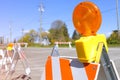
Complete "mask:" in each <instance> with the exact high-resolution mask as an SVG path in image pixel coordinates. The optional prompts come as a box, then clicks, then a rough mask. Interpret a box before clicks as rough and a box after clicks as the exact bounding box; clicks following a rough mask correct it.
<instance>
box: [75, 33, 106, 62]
mask: <svg viewBox="0 0 120 80" xmlns="http://www.w3.org/2000/svg"><path fill="white" fill-rule="evenodd" d="M101 42H102V43H103V44H104V45H105V47H106V49H107V50H108V48H107V43H106V38H105V35H104V34H98V35H96V36H88V37H81V38H80V39H79V40H77V41H75V45H76V51H77V56H78V59H79V60H80V61H81V62H88V63H90V62H95V60H96V55H98V54H97V48H98V44H99V43H101Z"/></svg>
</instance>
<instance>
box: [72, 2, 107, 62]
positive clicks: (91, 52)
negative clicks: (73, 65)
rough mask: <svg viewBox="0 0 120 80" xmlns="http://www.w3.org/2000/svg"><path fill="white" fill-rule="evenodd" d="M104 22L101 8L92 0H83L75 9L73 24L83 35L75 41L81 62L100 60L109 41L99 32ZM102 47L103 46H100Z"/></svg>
mask: <svg viewBox="0 0 120 80" xmlns="http://www.w3.org/2000/svg"><path fill="white" fill-rule="evenodd" d="M101 22H102V16H101V13H100V10H99V8H98V7H97V6H96V5H95V4H94V3H92V2H88V1H85V2H81V3H79V4H78V5H77V6H76V7H75V9H74V11H73V24H74V26H75V29H76V30H77V31H78V32H79V33H80V34H81V35H82V37H81V38H80V39H79V40H76V41H75V45H76V51H77V56H78V59H79V60H80V61H81V62H89V63H91V62H96V63H99V61H100V55H101V54H100V53H101V51H102V46H103V45H104V46H105V48H106V50H108V49H107V43H106V38H105V35H104V34H97V31H98V29H99V28H100V25H101ZM99 47H101V48H99Z"/></svg>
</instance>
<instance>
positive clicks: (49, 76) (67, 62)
mask: <svg viewBox="0 0 120 80" xmlns="http://www.w3.org/2000/svg"><path fill="white" fill-rule="evenodd" d="M99 68H100V65H99V64H94V63H81V62H80V61H79V60H78V59H65V58H60V57H52V56H49V57H48V59H47V62H46V65H45V70H44V73H43V75H42V78H41V80H96V79H97V75H98V71H99Z"/></svg>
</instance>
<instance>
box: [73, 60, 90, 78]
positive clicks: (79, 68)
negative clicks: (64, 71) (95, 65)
mask: <svg viewBox="0 0 120 80" xmlns="http://www.w3.org/2000/svg"><path fill="white" fill-rule="evenodd" d="M71 70H72V76H73V80H88V78H87V75H86V72H85V69H84V65H83V64H82V63H80V62H79V60H77V59H73V60H72V61H71Z"/></svg>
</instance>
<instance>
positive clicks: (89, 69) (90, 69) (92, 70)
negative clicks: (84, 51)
mask: <svg viewBox="0 0 120 80" xmlns="http://www.w3.org/2000/svg"><path fill="white" fill-rule="evenodd" d="M98 67H99V65H98V64H90V63H84V68H85V71H86V75H87V77H88V80H95V76H96V74H97V70H98Z"/></svg>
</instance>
